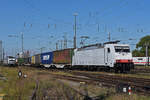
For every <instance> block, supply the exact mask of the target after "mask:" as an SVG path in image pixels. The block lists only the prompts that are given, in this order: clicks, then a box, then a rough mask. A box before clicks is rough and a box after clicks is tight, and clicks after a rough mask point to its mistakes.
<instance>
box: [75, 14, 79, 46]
mask: <svg viewBox="0 0 150 100" xmlns="http://www.w3.org/2000/svg"><path fill="white" fill-rule="evenodd" d="M77 15H78V14H77V13H74V18H75V20H74V48H77V44H76V43H77V37H76V35H77V33H76V32H77V22H76V17H77Z"/></svg>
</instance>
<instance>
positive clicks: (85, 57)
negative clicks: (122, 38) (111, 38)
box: [72, 43, 134, 72]
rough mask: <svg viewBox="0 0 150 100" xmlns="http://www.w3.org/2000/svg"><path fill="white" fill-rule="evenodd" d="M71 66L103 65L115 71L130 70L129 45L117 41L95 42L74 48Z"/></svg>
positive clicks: (131, 64)
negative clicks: (94, 43) (102, 43)
mask: <svg viewBox="0 0 150 100" xmlns="http://www.w3.org/2000/svg"><path fill="white" fill-rule="evenodd" d="M72 66H88V67H90V68H91V67H93V68H101V67H102V66H103V67H105V68H109V69H110V68H113V69H114V70H115V71H116V72H118V71H119V70H120V71H121V72H123V71H130V69H131V68H134V64H133V62H132V53H131V52H130V48H129V45H127V44H117V43H106V44H104V45H101V44H96V45H91V46H85V47H82V48H78V49H75V50H74V56H73V58H72Z"/></svg>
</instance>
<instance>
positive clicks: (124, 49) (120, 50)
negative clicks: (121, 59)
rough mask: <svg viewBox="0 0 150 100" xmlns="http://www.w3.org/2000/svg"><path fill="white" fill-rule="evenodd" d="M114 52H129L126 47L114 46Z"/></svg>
mask: <svg viewBox="0 0 150 100" xmlns="http://www.w3.org/2000/svg"><path fill="white" fill-rule="evenodd" d="M115 52H130V48H129V47H128V46H115Z"/></svg>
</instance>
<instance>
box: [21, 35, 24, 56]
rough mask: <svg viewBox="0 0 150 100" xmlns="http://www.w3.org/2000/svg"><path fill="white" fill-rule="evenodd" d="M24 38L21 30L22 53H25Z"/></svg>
mask: <svg viewBox="0 0 150 100" xmlns="http://www.w3.org/2000/svg"><path fill="white" fill-rule="evenodd" d="M23 40H24V37H23V33H22V32H21V41H22V54H23V53H24V45H23Z"/></svg>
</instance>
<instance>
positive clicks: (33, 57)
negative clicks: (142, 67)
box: [31, 56, 35, 64]
mask: <svg viewBox="0 0 150 100" xmlns="http://www.w3.org/2000/svg"><path fill="white" fill-rule="evenodd" d="M31 64H35V56H32V57H31Z"/></svg>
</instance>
